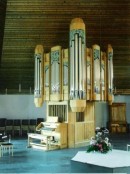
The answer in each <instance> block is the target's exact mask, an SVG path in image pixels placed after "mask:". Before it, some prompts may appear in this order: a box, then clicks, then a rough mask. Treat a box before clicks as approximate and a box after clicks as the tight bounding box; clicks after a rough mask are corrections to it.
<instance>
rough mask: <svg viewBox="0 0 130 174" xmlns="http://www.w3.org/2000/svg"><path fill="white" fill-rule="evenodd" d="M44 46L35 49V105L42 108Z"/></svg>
mask: <svg viewBox="0 0 130 174" xmlns="http://www.w3.org/2000/svg"><path fill="white" fill-rule="evenodd" d="M42 69H43V46H42V45H37V46H36V48H35V81H34V83H35V84H34V103H35V105H36V107H41V106H42V103H43V71H42Z"/></svg>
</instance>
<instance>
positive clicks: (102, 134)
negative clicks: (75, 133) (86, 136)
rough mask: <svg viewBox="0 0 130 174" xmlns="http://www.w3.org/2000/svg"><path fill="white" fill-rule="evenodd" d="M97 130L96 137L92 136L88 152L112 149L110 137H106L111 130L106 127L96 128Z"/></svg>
mask: <svg viewBox="0 0 130 174" xmlns="http://www.w3.org/2000/svg"><path fill="white" fill-rule="evenodd" d="M95 132H96V134H95V137H91V141H90V145H89V146H88V149H87V152H91V151H98V152H101V153H107V152H108V151H109V150H112V147H111V143H110V142H109V138H108V137H106V134H108V133H109V131H108V130H107V129H105V128H96V131H95Z"/></svg>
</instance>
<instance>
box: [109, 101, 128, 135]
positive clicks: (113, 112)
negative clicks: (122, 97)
mask: <svg viewBox="0 0 130 174" xmlns="http://www.w3.org/2000/svg"><path fill="white" fill-rule="evenodd" d="M110 131H111V132H112V133H113V132H126V131H127V121H126V103H113V104H112V105H111V106H110Z"/></svg>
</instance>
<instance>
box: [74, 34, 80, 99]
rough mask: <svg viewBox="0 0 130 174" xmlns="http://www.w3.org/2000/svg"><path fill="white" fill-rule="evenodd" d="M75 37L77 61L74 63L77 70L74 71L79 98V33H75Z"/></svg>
mask: <svg viewBox="0 0 130 174" xmlns="http://www.w3.org/2000/svg"><path fill="white" fill-rule="evenodd" d="M74 38H75V47H74V50H75V51H74V56H75V62H74V65H75V72H74V76H75V79H74V80H75V81H74V82H75V89H74V90H75V98H78V90H79V88H78V84H79V66H78V64H79V61H78V34H75V36H74Z"/></svg>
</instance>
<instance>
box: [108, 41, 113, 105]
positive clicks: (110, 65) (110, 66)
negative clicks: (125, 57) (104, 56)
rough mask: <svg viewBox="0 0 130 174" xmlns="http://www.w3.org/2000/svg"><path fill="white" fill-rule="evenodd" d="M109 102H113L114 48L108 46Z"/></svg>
mask: <svg viewBox="0 0 130 174" xmlns="http://www.w3.org/2000/svg"><path fill="white" fill-rule="evenodd" d="M108 101H109V102H110V104H111V102H112V101H113V48H112V46H111V45H110V44H109V45H108Z"/></svg>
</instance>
